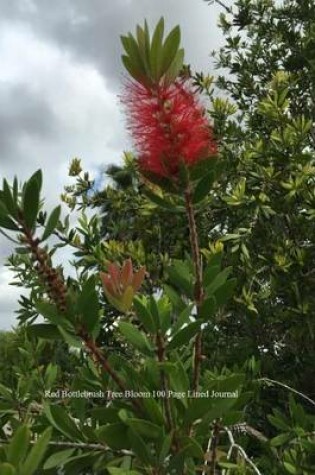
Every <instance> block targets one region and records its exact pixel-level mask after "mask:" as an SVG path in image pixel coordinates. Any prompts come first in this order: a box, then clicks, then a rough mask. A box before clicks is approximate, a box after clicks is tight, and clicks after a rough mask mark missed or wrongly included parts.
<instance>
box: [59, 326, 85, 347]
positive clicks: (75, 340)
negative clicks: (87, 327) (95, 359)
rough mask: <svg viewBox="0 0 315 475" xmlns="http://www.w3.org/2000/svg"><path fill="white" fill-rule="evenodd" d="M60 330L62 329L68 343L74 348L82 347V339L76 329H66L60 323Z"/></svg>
mask: <svg viewBox="0 0 315 475" xmlns="http://www.w3.org/2000/svg"><path fill="white" fill-rule="evenodd" d="M58 330H59V331H60V333H61V335H62V337H63V339H64V340H65V342H66V343H67V345H69V346H73V347H74V348H82V340H81V339H80V338H79V337H78V336H77V335H76V334H75V333H74V330H73V331H68V330H65V329H64V328H63V327H62V326H60V325H58Z"/></svg>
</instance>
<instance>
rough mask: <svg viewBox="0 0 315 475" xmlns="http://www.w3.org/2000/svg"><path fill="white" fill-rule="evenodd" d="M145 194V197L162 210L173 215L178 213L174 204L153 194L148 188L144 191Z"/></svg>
mask: <svg viewBox="0 0 315 475" xmlns="http://www.w3.org/2000/svg"><path fill="white" fill-rule="evenodd" d="M143 193H144V194H145V196H146V197H147V198H148V199H149V200H150V201H152V202H153V203H154V204H156V205H158V206H160V207H161V208H164V209H167V210H168V211H170V212H172V213H176V212H177V211H178V208H177V207H176V206H175V205H174V204H172V203H170V202H169V201H167V200H165V199H164V198H162V197H161V196H159V195H157V194H155V193H153V192H152V191H150V190H149V189H148V188H146V189H145V190H143Z"/></svg>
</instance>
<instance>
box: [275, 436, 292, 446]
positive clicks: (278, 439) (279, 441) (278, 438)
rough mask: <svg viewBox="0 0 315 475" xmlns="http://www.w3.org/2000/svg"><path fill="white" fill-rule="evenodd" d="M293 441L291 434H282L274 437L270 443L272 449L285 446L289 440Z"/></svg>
mask: <svg viewBox="0 0 315 475" xmlns="http://www.w3.org/2000/svg"><path fill="white" fill-rule="evenodd" d="M291 439H292V435H291V434H288V433H286V434H280V435H277V436H276V437H274V438H273V439H271V441H270V445H271V446H272V447H279V446H280V445H285V444H287V443H288V442H289V440H291Z"/></svg>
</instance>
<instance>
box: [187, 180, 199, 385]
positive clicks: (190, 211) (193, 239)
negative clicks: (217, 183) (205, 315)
mask: <svg viewBox="0 0 315 475" xmlns="http://www.w3.org/2000/svg"><path fill="white" fill-rule="evenodd" d="M185 205H186V211H187V217H188V224H189V236H190V246H191V250H192V258H193V262H194V267H195V279H196V280H195V289H194V298H195V303H196V307H197V313H198V310H199V309H200V307H201V304H202V302H203V285H202V267H201V258H200V250H199V241H198V234H197V226H196V220H195V213H194V208H193V201H192V191H191V186H190V183H189V182H188V184H187V187H186V190H185ZM201 360H202V331H200V332H199V333H198V334H197V336H196V338H195V351H194V373H193V374H194V375H193V390H195V391H196V390H198V386H199V379H200V364H201Z"/></svg>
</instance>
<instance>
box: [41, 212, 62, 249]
mask: <svg viewBox="0 0 315 475" xmlns="http://www.w3.org/2000/svg"><path fill="white" fill-rule="evenodd" d="M60 213H61V206H60V205H59V206H56V208H55V209H54V210H53V211H52V213H51V215H50V216H49V218H48V221H47V224H46V227H45V231H44V233H43V236H42V241H45V239H47V238H48V237H49V236H50V235H51V234H52V233H53V231H54V230H55V229H56V226H57V224H58V221H59V218H60Z"/></svg>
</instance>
